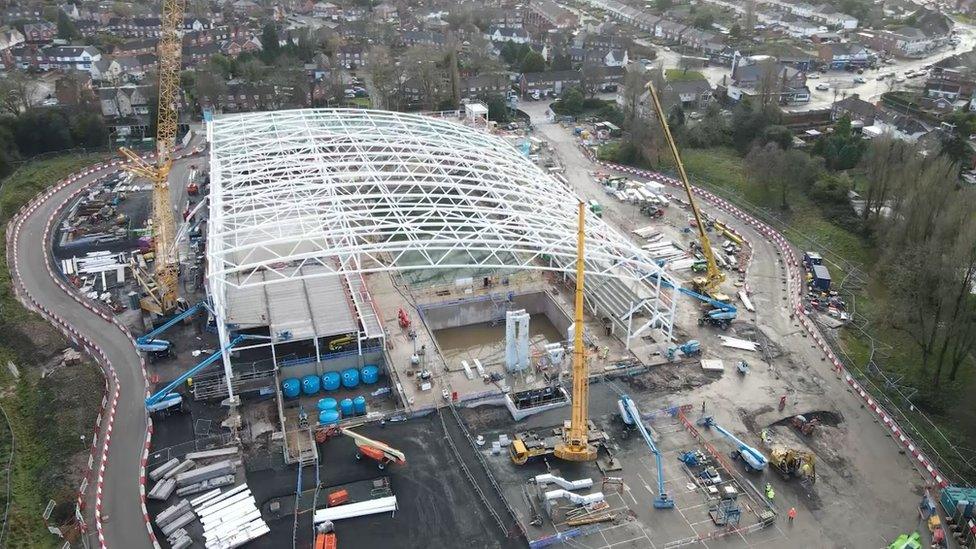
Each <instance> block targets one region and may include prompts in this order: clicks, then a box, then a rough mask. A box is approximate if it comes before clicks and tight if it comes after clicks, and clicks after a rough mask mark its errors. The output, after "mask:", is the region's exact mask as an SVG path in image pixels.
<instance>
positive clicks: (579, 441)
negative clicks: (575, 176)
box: [553, 202, 597, 461]
mask: <svg viewBox="0 0 976 549" xmlns="http://www.w3.org/2000/svg"><path fill="white" fill-rule="evenodd" d="M585 208H586V207H585V206H584V205H583V203H582V202H580V203H579V205H578V212H577V216H578V221H577V228H576V312H575V315H574V316H573V321H574V322H575V328H574V329H573V413H572V416H571V417H570V421H569V428H564V429H563V440H562V442H560V443H558V444H556V447H555V449H554V450H553V454H554V455H555V456H556V457H557V458H559V459H563V460H566V461H593V460H594V459H596V452H597V451H596V446H594V445H593V444H592V443H591V441H590V438H589V408H590V374H589V371H588V369H587V367H586V352H585V350H584V349H583V271H584V266H585V264H584V262H583V241H584V240H585V238H586V235H585V231H584V219H585V211H586V209H585Z"/></svg>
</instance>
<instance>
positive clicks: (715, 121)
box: [684, 103, 729, 148]
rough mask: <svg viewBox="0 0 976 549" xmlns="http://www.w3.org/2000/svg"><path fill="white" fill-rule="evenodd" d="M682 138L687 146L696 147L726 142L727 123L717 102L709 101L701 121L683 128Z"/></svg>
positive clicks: (712, 145) (727, 133) (727, 140)
mask: <svg viewBox="0 0 976 549" xmlns="http://www.w3.org/2000/svg"><path fill="white" fill-rule="evenodd" d="M684 138H685V141H686V143H687V144H688V146H690V147H696V148H707V147H717V146H719V145H725V144H728V142H729V124H728V121H727V120H726V119H725V116H724V115H723V114H722V109H721V108H720V107H719V106H718V104H716V103H710V104H709V105H708V107H706V108H705V115H704V116H702V119H701V121H699V122H698V123H697V124H695V125H694V126H691V127H689V128H687V129H686V130H685V132H684Z"/></svg>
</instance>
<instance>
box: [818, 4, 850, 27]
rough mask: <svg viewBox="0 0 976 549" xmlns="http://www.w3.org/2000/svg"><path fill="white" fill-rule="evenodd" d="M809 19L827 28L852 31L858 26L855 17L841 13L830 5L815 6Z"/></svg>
mask: <svg viewBox="0 0 976 549" xmlns="http://www.w3.org/2000/svg"><path fill="white" fill-rule="evenodd" d="M810 19H813V20H814V21H817V22H819V23H823V24H824V25H827V26H828V27H833V28H838V29H843V30H854V29H856V28H857V25H858V20H857V17H854V16H853V15H847V14H846V13H841V12H839V11H837V10H836V9H834V8H833V6H831V5H830V4H822V5H820V6H817V9H816V10H815V11H814V12H813V14H811V15H810Z"/></svg>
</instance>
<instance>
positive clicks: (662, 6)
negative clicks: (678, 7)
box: [654, 0, 674, 12]
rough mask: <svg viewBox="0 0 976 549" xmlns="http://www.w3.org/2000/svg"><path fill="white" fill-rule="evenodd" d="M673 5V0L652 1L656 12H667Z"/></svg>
mask: <svg viewBox="0 0 976 549" xmlns="http://www.w3.org/2000/svg"><path fill="white" fill-rule="evenodd" d="M673 5H674V0H654V9H656V10H657V11H658V12H665V11H668V10H669V9H671V6H673Z"/></svg>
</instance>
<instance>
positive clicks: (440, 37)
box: [400, 31, 447, 47]
mask: <svg viewBox="0 0 976 549" xmlns="http://www.w3.org/2000/svg"><path fill="white" fill-rule="evenodd" d="M400 40H401V41H402V42H403V45H404V46H437V47H440V46H444V45H445V44H446V43H447V37H446V36H444V34H443V33H440V32H424V31H403V32H402V33H400Z"/></svg>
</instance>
